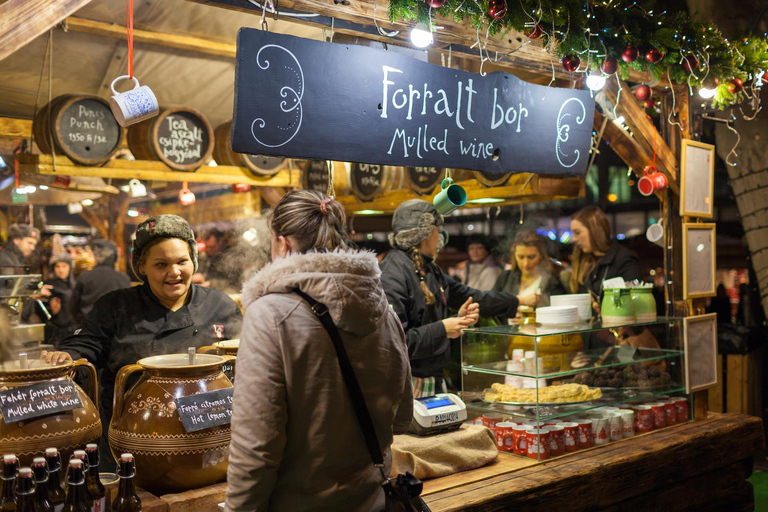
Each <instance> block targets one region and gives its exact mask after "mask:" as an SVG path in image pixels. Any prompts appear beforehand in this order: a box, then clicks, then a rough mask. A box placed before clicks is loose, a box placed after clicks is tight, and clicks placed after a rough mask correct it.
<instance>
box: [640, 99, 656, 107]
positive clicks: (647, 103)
mask: <svg viewBox="0 0 768 512" xmlns="http://www.w3.org/2000/svg"><path fill="white" fill-rule="evenodd" d="M643 106H644V107H645V108H653V107H655V106H656V100H645V101H644V102H643Z"/></svg>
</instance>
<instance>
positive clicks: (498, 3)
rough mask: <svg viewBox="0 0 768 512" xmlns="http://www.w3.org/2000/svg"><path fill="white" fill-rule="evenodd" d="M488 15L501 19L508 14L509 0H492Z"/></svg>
mask: <svg viewBox="0 0 768 512" xmlns="http://www.w3.org/2000/svg"><path fill="white" fill-rule="evenodd" d="M488 15H489V16H490V17H491V18H496V19H497V20H500V19H501V18H503V17H504V16H506V15H507V2H506V0H491V2H490V3H489V4H488Z"/></svg>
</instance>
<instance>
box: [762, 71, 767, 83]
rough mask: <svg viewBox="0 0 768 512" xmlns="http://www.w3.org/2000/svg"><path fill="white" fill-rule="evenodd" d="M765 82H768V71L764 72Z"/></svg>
mask: <svg viewBox="0 0 768 512" xmlns="http://www.w3.org/2000/svg"><path fill="white" fill-rule="evenodd" d="M763 82H768V71H766V72H765V73H763Z"/></svg>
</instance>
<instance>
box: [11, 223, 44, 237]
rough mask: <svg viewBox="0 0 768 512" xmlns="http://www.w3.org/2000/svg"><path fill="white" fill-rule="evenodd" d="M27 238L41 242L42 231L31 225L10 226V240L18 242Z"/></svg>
mask: <svg viewBox="0 0 768 512" xmlns="http://www.w3.org/2000/svg"><path fill="white" fill-rule="evenodd" d="M27 237H30V238H36V239H37V240H40V230H39V229H37V228H33V227H32V226H30V225H29V224H11V225H10V226H8V240H18V239H20V238H27Z"/></svg>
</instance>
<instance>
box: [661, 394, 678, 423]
mask: <svg viewBox="0 0 768 512" xmlns="http://www.w3.org/2000/svg"><path fill="white" fill-rule="evenodd" d="M661 403H663V404H664V419H666V421H667V426H670V425H676V424H677V406H676V405H675V401H674V400H664V401H663V402H661Z"/></svg>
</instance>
